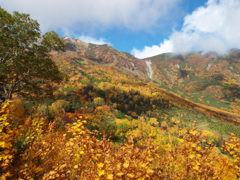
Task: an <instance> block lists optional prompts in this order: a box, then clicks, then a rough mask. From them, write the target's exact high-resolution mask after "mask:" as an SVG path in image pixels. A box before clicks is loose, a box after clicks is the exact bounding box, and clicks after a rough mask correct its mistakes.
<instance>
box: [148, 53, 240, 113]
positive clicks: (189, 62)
mask: <svg viewBox="0 0 240 180" xmlns="http://www.w3.org/2000/svg"><path fill="white" fill-rule="evenodd" d="M148 60H151V62H152V69H153V71H154V76H153V79H154V80H155V81H156V82H157V83H159V84H160V86H161V87H164V88H166V89H168V90H170V91H173V92H176V93H178V94H180V95H181V96H183V97H186V98H189V99H191V100H193V101H195V102H198V103H204V104H206V105H210V106H213V107H217V108H222V109H224V108H225V109H229V106H230V105H233V104H237V105H238V106H239V105H240V104H239V99H240V52H239V50H236V49H235V50H232V51H231V52H230V53H229V54H226V55H218V54H216V53H207V54H202V53H198V52H196V53H188V54H184V55H174V54H162V55H158V56H155V57H151V58H148Z"/></svg>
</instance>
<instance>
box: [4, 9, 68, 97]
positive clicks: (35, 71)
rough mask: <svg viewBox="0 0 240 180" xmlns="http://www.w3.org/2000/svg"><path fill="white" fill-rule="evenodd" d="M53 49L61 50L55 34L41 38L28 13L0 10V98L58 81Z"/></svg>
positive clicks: (35, 22)
mask: <svg viewBox="0 0 240 180" xmlns="http://www.w3.org/2000/svg"><path fill="white" fill-rule="evenodd" d="M52 50H57V51H59V50H64V43H63V41H62V40H61V39H60V38H59V37H58V35H57V34H56V33H55V32H47V33H45V34H44V35H41V32H40V29H39V24H38V22H37V21H35V20H33V19H31V18H30V16H29V15H28V14H23V13H19V12H13V13H12V14H10V13H8V12H7V11H5V10H4V9H2V8H1V7H0V95H1V96H2V97H4V98H12V95H13V93H20V92H22V91H25V92H26V91H28V90H29V89H36V87H38V88H39V87H40V86H41V85H42V84H43V83H46V82H52V81H55V82H56V81H60V80H61V78H62V76H61V73H60V72H59V70H58V68H57V66H56V65H55V63H54V62H53V61H52V60H51V58H50V52H51V51H52ZM34 87H35V88H34Z"/></svg>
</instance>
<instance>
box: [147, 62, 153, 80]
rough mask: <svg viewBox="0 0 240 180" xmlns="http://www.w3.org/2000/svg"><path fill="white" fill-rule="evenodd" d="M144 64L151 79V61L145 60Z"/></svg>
mask: <svg viewBox="0 0 240 180" xmlns="http://www.w3.org/2000/svg"><path fill="white" fill-rule="evenodd" d="M146 65H147V74H148V77H149V78H150V79H152V77H153V70H152V66H151V65H152V62H151V61H150V60H147V61H146Z"/></svg>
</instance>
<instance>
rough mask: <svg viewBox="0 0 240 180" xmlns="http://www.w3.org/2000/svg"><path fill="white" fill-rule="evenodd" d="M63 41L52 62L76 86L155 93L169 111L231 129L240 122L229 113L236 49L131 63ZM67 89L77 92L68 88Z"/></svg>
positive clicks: (234, 97)
mask: <svg viewBox="0 0 240 180" xmlns="http://www.w3.org/2000/svg"><path fill="white" fill-rule="evenodd" d="M63 40H64V42H65V44H66V47H67V50H66V52H64V53H55V54H53V59H54V60H55V62H56V63H57V64H58V66H59V67H60V69H61V70H62V71H63V72H67V73H68V75H69V77H70V78H71V79H77V80H78V81H79V83H80V81H83V82H82V84H86V83H90V84H93V86H95V87H98V88H99V87H100V89H102V90H104V91H106V90H108V89H110V88H111V87H114V88H118V89H120V90H123V91H126V90H127V91H129V90H136V91H141V93H142V94H144V95H148V96H149V95H152V94H154V93H155V94H157V96H159V97H158V98H162V99H163V100H164V101H167V102H168V103H169V104H170V105H173V106H177V107H183V108H186V109H189V110H193V111H197V112H200V113H204V114H207V115H210V116H213V117H217V118H219V119H224V120H226V121H230V122H233V123H237V124H238V122H239V120H240V116H238V115H237V114H238V108H237V110H236V111H235V109H236V108H235V107H238V104H237V103H238V98H239V94H238V93H239V91H238V88H239V86H238V85H237V83H238V80H239V72H240V71H239V68H240V66H239V65H240V64H239V62H240V61H239V57H240V56H239V52H238V51H237V50H233V51H232V52H231V53H230V54H229V55H226V56H218V55H217V54H215V53H208V54H201V53H189V54H185V55H174V54H162V55H159V56H155V57H151V58H147V59H137V58H135V57H133V56H132V55H130V54H127V53H124V52H119V51H117V50H115V49H113V48H112V47H110V46H108V45H94V44H88V43H84V42H82V41H80V40H76V39H72V38H69V37H66V38H63ZM80 79H82V80H80ZM83 79H84V80H83ZM113 84H115V85H113ZM70 87H71V88H72V89H73V90H74V89H77V88H76V85H74V84H72V85H71V86H70ZM232 87H234V88H235V89H234V88H232ZM71 88H70V89H71ZM220 105H221V106H220ZM223 105H224V106H223ZM126 106H127V105H126ZM145 108H146V107H145ZM126 109H127V108H126Z"/></svg>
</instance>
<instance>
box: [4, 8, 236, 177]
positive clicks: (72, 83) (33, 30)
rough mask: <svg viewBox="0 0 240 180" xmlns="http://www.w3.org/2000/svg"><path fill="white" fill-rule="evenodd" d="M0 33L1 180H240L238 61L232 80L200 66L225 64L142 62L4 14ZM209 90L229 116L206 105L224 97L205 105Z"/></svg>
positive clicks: (157, 59) (164, 58)
mask: <svg viewBox="0 0 240 180" xmlns="http://www.w3.org/2000/svg"><path fill="white" fill-rule="evenodd" d="M0 25H1V26H0V32H1V33H0V43H1V44H0V59H1V62H0V70H1V71H0V93H1V97H2V102H1V104H0V179H46V180H48V179H104V180H105V179H109V180H111V179H139V180H140V179H170V180H171V179H172V180H175V179H231V180H233V179H236V180H237V179H239V178H240V128H239V124H240V108H239V104H238V100H239V95H238V89H234V88H238V80H239V78H238V77H239V76H238V75H239V71H237V68H238V62H239V61H238V57H240V56H238V55H237V54H235V55H233V54H234V53H236V52H232V53H233V54H231V55H229V56H231V58H233V61H234V63H235V64H234V65H232V66H231V67H232V68H233V69H234V70H232V71H230V70H229V71H227V72H229V73H223V72H224V71H222V72H220V71H218V72H219V73H215V72H214V73H213V74H211V73H208V70H205V71H204V72H200V71H201V68H200V66H199V65H198V64H201V63H204V62H205V61H207V62H208V63H207V64H213V63H216V64H217V65H216V66H218V64H219V63H220V64H221V63H222V61H224V60H219V61H217V62H215V60H211V59H209V58H208V56H207V55H200V54H197V55H196V54H194V55H192V56H193V57H194V58H195V56H197V57H199V59H198V60H196V61H193V60H192V59H191V58H190V59H191V60H189V57H188V56H190V55H188V56H179V57H177V56H176V57H175V56H174V57H173V56H171V55H167V54H164V55H160V56H157V57H153V58H150V59H149V58H148V59H147V60H144V59H142V60H141V59H137V58H135V57H133V56H131V55H129V54H127V53H124V52H119V51H117V50H114V49H113V48H111V47H109V46H107V45H93V44H87V43H84V42H81V41H80V40H76V39H72V38H63V39H60V38H59V37H58V36H57V34H56V33H54V32H48V33H46V34H45V35H41V33H40V31H39V25H38V24H37V22H36V21H34V20H32V19H31V18H30V17H29V15H26V14H21V13H17V12H15V13H13V14H10V13H8V12H6V11H5V10H3V9H0ZM2 32H3V33H2ZM4 33H6V35H5V34H4ZM64 47H65V48H64ZM233 56H234V57H233ZM203 57H204V58H205V59H204V60H203V61H202V59H201V58H203ZM146 61H151V62H152V63H149V64H150V66H151V67H152V69H153V74H152V76H151V77H149V72H148V68H149V67H148V66H147V63H146ZM229 61H230V60H229ZM229 61H227V63H230V62H229ZM176 62H177V63H176ZM224 62H225V61H224ZM231 62H232V60H231ZM195 64H197V65H196V66H197V67H198V68H196V69H193V67H194V65H195ZM207 64H204V67H205V68H207V69H209V71H210V68H211V67H209V66H210V65H207ZM225 65H226V62H225ZM225 65H221V67H224V68H222V69H223V70H225ZM227 65H228V64H227ZM206 66H207V67H206ZM212 66H213V65H212ZM218 69H219V68H218ZM197 70H198V71H197ZM211 72H213V71H211ZM202 75H203V76H202ZM205 76H207V77H211V78H212V79H211V78H207V79H206V81H208V82H207V83H205V82H204V83H203V84H201V83H200V81H198V80H196V79H198V78H200V77H201V78H202V79H203V77H205ZM18 81H20V82H19V83H18ZM14 83H15V84H17V85H14ZM191 83H193V84H197V85H198V88H197V89H194V88H192V87H191V86H190V84H191ZM183 84H185V85H183ZM206 84H207V85H206ZM216 84H218V86H216ZM185 86H186V87H185ZM187 86H188V87H189V89H187ZM210 86H213V87H215V90H216V87H219V91H221V92H222V93H224V94H226V95H225V96H226V97H225V96H224V98H226V99H225V101H227V102H229V104H228V106H225V108H223V107H218V106H217V105H213V104H214V102H215V103H216V104H218V101H220V102H221V100H223V99H221V98H222V97H221V98H219V99H218V98H215V99H213V98H212V99H211V102H210V103H206V102H205V100H204V99H205V97H207V96H205V95H206V94H204V93H203V92H204V91H205V89H206V88H208V87H210ZM195 87H196V86H195ZM200 87H201V88H200ZM231 87H232V88H231ZM225 88H229V90H226V89H225ZM10 89H12V90H11V93H10V94H11V95H9V91H10ZM194 92H195V93H199V94H201V96H203V97H202V98H201V99H203V100H202V101H200V100H199V99H198V100H196V99H194V97H193V95H194ZM208 95H215V93H213V94H211V92H210V93H209V94H208ZM209 101H210V100H209ZM221 103H222V102H221ZM224 103H225V102H224Z"/></svg>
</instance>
